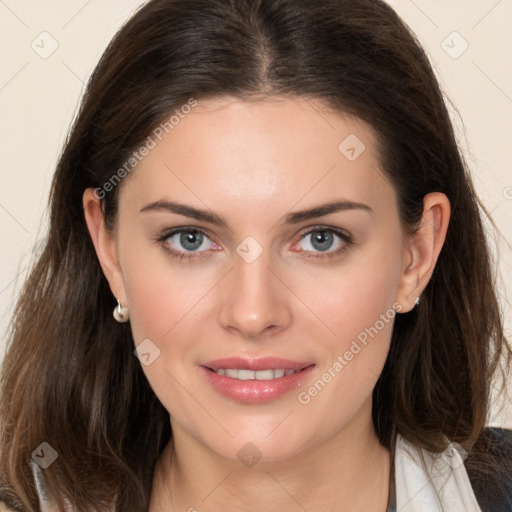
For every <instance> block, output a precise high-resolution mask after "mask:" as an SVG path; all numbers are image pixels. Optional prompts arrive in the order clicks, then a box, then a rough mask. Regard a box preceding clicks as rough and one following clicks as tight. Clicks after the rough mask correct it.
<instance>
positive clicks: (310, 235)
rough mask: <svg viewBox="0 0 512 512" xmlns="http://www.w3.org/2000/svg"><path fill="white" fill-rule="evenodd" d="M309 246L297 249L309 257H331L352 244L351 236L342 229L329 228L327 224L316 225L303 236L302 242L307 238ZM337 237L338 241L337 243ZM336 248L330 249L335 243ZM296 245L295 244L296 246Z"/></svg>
mask: <svg viewBox="0 0 512 512" xmlns="http://www.w3.org/2000/svg"><path fill="white" fill-rule="evenodd" d="M308 239H309V242H308V244H306V245H309V247H307V248H305V249H303V250H300V251H296V252H300V253H304V254H305V256H306V257H307V258H330V257H334V256H337V255H339V254H341V253H343V252H345V251H346V250H347V248H348V246H349V245H350V244H352V239H351V237H350V236H349V235H348V234H346V233H343V232H342V231H340V230H337V229H333V228H327V227H325V226H316V227H314V228H313V229H311V230H309V231H308V232H307V233H305V234H303V235H302V236H301V239H300V241H299V242H298V243H297V244H296V245H298V244H300V242H302V241H304V240H306V241H308ZM336 239H338V242H337V243H336ZM334 244H335V246H334V250H330V249H331V248H332V247H333V245H334ZM294 247H295V246H294Z"/></svg>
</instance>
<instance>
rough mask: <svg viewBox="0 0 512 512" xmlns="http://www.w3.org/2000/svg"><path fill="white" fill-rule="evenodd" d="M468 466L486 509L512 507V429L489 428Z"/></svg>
mask: <svg viewBox="0 0 512 512" xmlns="http://www.w3.org/2000/svg"><path fill="white" fill-rule="evenodd" d="M464 465H465V467H466V471H467V473H468V477H469V479H470V481H471V485H472V487H473V491H474V493H475V496H476V498H477V500H478V503H479V504H480V507H481V508H482V511H483V512H487V511H489V512H510V511H511V510H512V430H509V429H503V428H493V427H489V428H486V429H485V430H484V431H483V432H482V433H481V435H480V436H479V438H478V440H477V442H476V443H475V446H474V447H473V449H472V450H471V452H470V453H469V454H468V456H467V458H466V460H465V461H464Z"/></svg>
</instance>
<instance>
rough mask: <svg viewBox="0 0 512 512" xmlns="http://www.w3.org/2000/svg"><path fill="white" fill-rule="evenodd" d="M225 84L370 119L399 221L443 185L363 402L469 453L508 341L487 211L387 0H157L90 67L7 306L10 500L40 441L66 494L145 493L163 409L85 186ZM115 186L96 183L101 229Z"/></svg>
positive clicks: (94, 502)
mask: <svg viewBox="0 0 512 512" xmlns="http://www.w3.org/2000/svg"><path fill="white" fill-rule="evenodd" d="M223 95H230V96H234V97H236V98H239V99H253V98H255V97H265V96H267V95H281V96H289V97H291V98H293V97H297V96H301V97H306V98H317V99H321V100H322V101H323V102H324V103H325V104H326V105H327V106H328V107H330V108H332V109H334V110H337V111H343V112H348V113H350V114H353V115H355V116H356V117H358V118H360V119H362V120H364V121H366V122H367V123H369V124H370V125H371V126H372V127H373V128H374V129H375V131H376V133H377V136H378V141H379V151H380V157H381V162H382V166H383V168H384V170H385V172H386V174H387V175H388V177H389V179H390V180H391V182H392V183H393V185H394V187H395V189H396V192H397V196H398V199H399V212H400V218H401V221H402V224H403V227H404V230H405V232H407V233H414V232H415V230H416V229H417V228H418V226H419V222H420V220H421V215H422V208H423V203H422V200H423V197H424V196H425V195H426V194H428V193H429V192H432V191H439V192H443V193H445V194H446V195H447V196H448V198H449V200H450V203H451V208H452V214H451V220H450V225H449V229H448V233H447V237H446V241H445V244H444V247H443V249H442V251H441V253H440V256H439V259H438V262H437V266H436V268H435V271H434V273H433V275H432V277H431V280H430V282H429V284H428V286H427V288H426V289H425V291H424V293H423V295H422V300H421V303H420V305H419V307H418V308H415V309H414V310H413V311H411V312H409V313H407V314H401V315H398V316H397V317H396V319H395V327H394V331H393V334H392V342H391V349H390V352H389V356H388V359H387V361H386V364H385V367H384V370H383V372H382V375H381V377H380V379H379V381H378V383H377V385H376V387H375V390H374V395H373V399H374V403H373V419H374V425H375V429H376V432H377V435H378V437H379V439H380V441H381V443H382V444H383V445H385V446H387V447H392V446H393V442H394V440H395V438H396V434H397V433H400V434H401V435H403V436H404V437H405V438H406V439H408V440H409V441H411V442H413V443H415V444H416V445H417V446H421V447H425V448H426V449H429V450H432V451H441V450H443V449H444V447H445V442H444V436H446V437H448V438H449V439H450V440H452V441H456V442H458V443H459V444H461V445H462V446H463V447H464V448H465V449H466V450H467V451H471V450H473V451H474V450H475V449H476V448H475V447H477V446H478V443H476V444H475V441H476V440H477V438H478V436H479V435H480V434H481V432H482V430H483V428H484V426H485V423H486V417H487V413H488V409H489V397H490V390H491V380H492V378H493V376H494V375H495V373H496V371H497V369H499V368H501V366H500V364H499V363H500V360H501V357H502V356H504V355H506V356H507V362H510V356H511V351H510V347H509V346H508V345H507V342H506V339H505V337H504V333H503V326H502V318H501V313H500V308H499V304H498V301H497V294H496V289H495V279H494V274H493V272H492V265H493V262H492V261H491V257H490V253H489V249H488V246H487V243H486V238H485V232H484V227H483V223H482V219H481V210H480V208H482V210H483V211H485V209H483V207H482V205H481V204H480V203H479V201H478V199H477V197H476V194H475V191H474V189H473V185H472V182H471V179H470V176H469V173H468V170H467V166H466V164H465V163H464V160H463V158H462V156H461V153H460V150H459V148H458V147H457V143H456V140H455V137H454V132H453V128H452V125H451V122H450V118H449V115H448V113H447V109H446V106H445V103H444V99H443V95H442V93H441V91H440V88H439V86H438V83H437V81H436V78H435V76H434V73H433V71H432V68H431V66H430V63H429V61H428V59H427V57H426V55H425V53H424V51H423V50H422V49H421V47H420V45H419V43H418V42H417V40H416V38H415V37H414V35H412V33H411V32H410V30H409V29H408V28H407V26H406V25H405V24H404V23H403V22H402V21H401V19H400V18H399V17H398V16H397V15H396V13H395V12H394V11H393V10H392V9H391V8H390V7H389V6H388V5H387V4H385V3H384V2H382V1H380V0H153V1H150V2H149V3H147V4H146V5H144V6H143V7H142V8H141V9H139V11H138V12H137V13H136V14H135V15H134V16H133V17H132V18H131V19H130V20H129V21H128V22H127V23H126V24H125V25H124V26H123V27H122V29H121V30H120V31H119V32H118V34H117V35H116V36H115V37H114V39H113V40H112V42H111V43H110V45H109V46H108V48H107V50H106V51H105V53H104V54H103V56H102V58H101V60H100V62H99V64H98V66H97V67H96V69H95V71H94V72H93V74H92V76H91V78H90V81H89V83H88V86H87V89H86V91H85V94H84V97H83V100H82V103H81V107H80V111H79V113H78V116H77V118H76V120H75V122H74V125H73V127H72V129H71V132H70V134H69V136H68V139H67V142H66V145H65V148H64V150H63V152H62V155H61V157H60V160H59V162H58V165H57V169H56V172H55V176H54V179H53V184H52V189H51V197H50V227H49V234H48V239H47V241H46V245H45V247H44V250H43V252H42V254H41V255H40V256H39V257H38V259H37V261H36V262H35V264H34V266H33V268H32V270H31V273H30V275H29V278H28V279H27V281H26V284H25V286H24V289H23V291H22V293H21V295H20V298H19V302H18V303H17V306H16V310H15V315H14V317H13V320H12V324H11V331H10V339H9V344H8V350H7V353H6V356H5V358H4V361H3V366H2V370H1V397H0V415H1V416H0V418H1V419H0V428H1V437H0V494H1V496H2V497H3V498H4V499H5V500H6V501H8V502H9V503H11V504H12V505H13V506H15V507H18V508H20V509H21V510H26V511H34V510H36V507H37V496H36V491H35V486H34V481H33V478H32V475H31V470H30V466H29V464H28V462H29V461H30V460H31V454H32V452H33V451H34V450H35V449H36V448H37V447H38V446H39V445H40V444H41V443H42V442H47V443H49V445H51V446H52V447H53V448H54V449H55V450H56V452H57V453H58V459H57V460H56V461H55V462H54V463H53V464H52V465H51V466H50V467H48V468H47V469H46V470H45V471H44V475H45V478H46V481H47V485H48V489H49V490H50V491H51V493H52V494H53V495H54V499H55V500H56V501H57V502H58V503H59V506H61V507H63V502H62V499H63V498H67V499H68V500H69V501H71V502H72V503H73V504H74V505H75V506H76V507H77V509H78V510H80V511H92V510H95V511H103V510H108V509H109V506H110V507H112V505H113V504H115V510H119V511H126V510H130V511H132V512H143V511H145V510H147V507H148V503H149V496H150V491H151V482H152V476H153V471H154V466H155V464H156V461H157V458H158V456H159V454H160V453H161V451H162V449H163V447H164V446H165V445H166V444H167V442H168V441H169V439H170V436H171V429H170V422H169V414H168V412H167V411H166V410H165V409H164V407H163V406H162V405H161V403H160V402H159V401H158V399H157V398H156V396H155V394H154V393H153V391H152V389H151V388H150V386H149V384H148V382H147V380H146V378H145V376H144V374H143V372H142V370H141V367H140V363H139V361H138V359H137V358H136V357H135V356H134V354H133V349H134V346H133V339H132V337H131V331H130V328H129V324H118V323H116V322H115V321H114V320H113V318H112V310H113V307H114V305H115V300H114V297H113V296H112V293H111V291H110V288H109V286H108V283H107V281H106V279H105V277H104V275H103V273H102V271H101V268H100V266H99V263H98V260H97V257H96V254H95V251H94V247H93V245H92V242H91V240H90V236H89V233H88V231H87V227H86V224H85V220H84V212H83V208H82V195H83V192H84V190H85V189H86V188H88V187H94V188H98V187H103V186H104V185H105V184H106V183H107V182H108V181H109V179H111V177H112V176H113V175H114V174H115V173H116V171H117V170H118V169H120V168H122V166H123V165H124V163H125V162H126V161H128V160H129V159H130V156H132V155H133V152H134V151H135V150H136V149H137V148H138V147H140V145H141V143H142V142H143V141H144V140H146V138H147V137H148V135H149V134H150V133H152V130H154V129H155V127H156V126H158V125H159V124H160V123H161V122H162V121H164V120H165V119H166V118H168V117H169V116H170V115H172V113H173V112H174V111H175V110H176V108H180V106H181V105H184V104H186V103H187V102H188V101H189V99H190V98H196V99H197V100H198V101H200V100H201V99H203V98H207V97H214V96H215V97H219V96H223ZM134 172H136V170H134ZM124 179H129V177H126V178H124ZM122 185H123V182H122V181H121V183H120V184H119V186H116V187H112V190H110V191H108V193H106V194H104V197H103V198H102V208H103V211H104V214H105V217H106V219H107V222H108V225H109V226H110V227H112V226H115V221H116V215H117V198H118V192H119V188H120V187H121V186H122ZM482 457H483V455H482ZM475 460H476V459H475ZM482 467H484V466H482Z"/></svg>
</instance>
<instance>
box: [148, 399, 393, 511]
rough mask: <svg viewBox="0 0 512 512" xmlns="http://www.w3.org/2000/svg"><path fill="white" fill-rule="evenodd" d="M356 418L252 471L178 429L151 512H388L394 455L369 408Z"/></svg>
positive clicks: (161, 464)
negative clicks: (383, 441) (380, 435)
mask: <svg viewBox="0 0 512 512" xmlns="http://www.w3.org/2000/svg"><path fill="white" fill-rule="evenodd" d="M368 412H369V414H368ZM357 416H358V417H355V418H352V420H351V422H350V423H349V424H347V425H346V426H345V427H344V428H343V429H342V430H341V431H339V432H337V433H335V434H334V435H332V436H331V437H329V438H328V439H325V440H323V441H322V442H321V443H319V444H316V445H315V446H314V447H312V448H310V449H309V450H306V451H302V452H299V453H297V454H296V455H294V456H292V457H290V458H288V459H287V460H284V461H278V462H275V461H272V462H265V461H264V460H263V459H262V460H261V461H260V462H258V463H256V464H255V465H254V466H252V467H245V466H244V465H243V464H241V463H240V461H238V460H229V459H226V458H224V457H220V456H219V455H218V454H216V453H214V452H212V451H211V450H209V449H208V448H207V447H205V446H204V445H203V444H201V443H200V442H198V440H197V439H195V438H193V437H192V436H190V435H189V434H188V433H187V432H186V431H185V430H184V429H182V428H181V426H180V425H179V424H173V425H172V426H173V439H171V441H170V442H169V444H168V445H167V447H166V448H165V450H164V451H163V452H162V454H161V457H160V459H159V461H158V463H157V465H156V468H155V476H154V480H153V489H152V495H151V504H150V507H149V511H150V512H164V511H165V512H171V511H172V512H174V511H178V510H180V511H190V512H194V511H201V512H203V511H210V510H211V511H217V510H223V511H225V512H231V511H233V512H234V511H244V512H245V511H247V512H250V511H254V510H255V507H257V509H258V510H265V511H268V512H274V511H275V512H277V511H282V510H297V511H300V510H350V511H351V512H359V511H361V512H362V511H367V510H374V511H377V512H385V511H386V509H387V504H388V498H389V479H390V453H389V451H388V450H387V449H386V448H384V447H383V446H381V445H380V443H379V441H378V439H377V436H376V433H375V430H374V428H373V424H372V422H371V403H370V404H369V408H368V407H367V406H364V407H363V410H361V411H359V413H358V415H357ZM171 423H172V421H171Z"/></svg>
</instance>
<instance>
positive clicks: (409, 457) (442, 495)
mask: <svg viewBox="0 0 512 512" xmlns="http://www.w3.org/2000/svg"><path fill="white" fill-rule="evenodd" d="M447 446H448V447H447V449H446V450H445V451H444V452H443V453H440V454H433V453H432V452H429V451H427V450H424V449H423V450H422V452H423V457H424V459H425V466H426V469H427V471H426V470H425V467H424V466H423V465H422V464H421V459H420V455H419V452H418V450H417V449H416V448H415V447H414V446H413V445H412V444H411V443H409V442H408V441H407V440H406V439H405V438H403V437H402V436H401V435H400V434H398V436H397V443H396V449H395V492H396V510H397V511H400V512H482V510H481V508H480V507H479V505H478V502H477V500H476V497H475V494H474V492H473V488H472V487H471V482H470V480H469V477H468V474H467V472H466V468H465V467H464V458H463V456H462V453H463V450H462V448H460V446H459V445H458V444H457V443H451V444H450V443H449V442H448V441H447ZM436 491H437V493H436Z"/></svg>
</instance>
